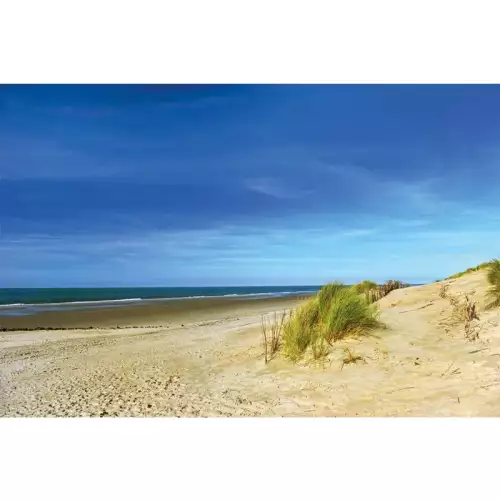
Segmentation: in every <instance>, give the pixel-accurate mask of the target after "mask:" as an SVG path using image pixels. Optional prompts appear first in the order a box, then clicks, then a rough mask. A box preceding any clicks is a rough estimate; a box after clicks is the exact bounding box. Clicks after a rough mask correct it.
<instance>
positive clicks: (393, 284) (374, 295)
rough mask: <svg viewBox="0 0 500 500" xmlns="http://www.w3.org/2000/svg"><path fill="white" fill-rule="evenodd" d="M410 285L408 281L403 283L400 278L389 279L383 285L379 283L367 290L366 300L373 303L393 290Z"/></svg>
mask: <svg viewBox="0 0 500 500" xmlns="http://www.w3.org/2000/svg"><path fill="white" fill-rule="evenodd" d="M408 286H409V285H408V284H407V283H403V282H402V281H399V280H389V281H386V282H385V283H384V284H383V285H379V286H377V287H376V288H371V289H369V290H367V291H366V292H365V295H366V300H367V301H368V302H369V303H370V304H373V303H374V302H377V301H378V300H380V299H382V298H384V297H385V296H386V295H389V293H391V292H392V291H393V290H398V289H399V288H406V287H408Z"/></svg>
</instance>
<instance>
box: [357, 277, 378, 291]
mask: <svg viewBox="0 0 500 500" xmlns="http://www.w3.org/2000/svg"><path fill="white" fill-rule="evenodd" d="M377 287H378V285H377V283H375V281H370V280H363V281H362V282H361V283H357V284H356V285H354V288H355V289H356V292H358V293H366V292H367V291H368V290H374V289H375V288H377Z"/></svg>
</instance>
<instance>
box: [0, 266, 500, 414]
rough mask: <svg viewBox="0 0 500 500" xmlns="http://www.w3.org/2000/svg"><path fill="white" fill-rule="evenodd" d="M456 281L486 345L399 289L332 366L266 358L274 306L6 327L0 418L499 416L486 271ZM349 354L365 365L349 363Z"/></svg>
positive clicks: (337, 349) (430, 289)
mask: <svg viewBox="0 0 500 500" xmlns="http://www.w3.org/2000/svg"><path fill="white" fill-rule="evenodd" d="M449 283H450V289H449V292H450V293H451V294H457V293H466V292H467V293H473V295H472V297H473V299H474V300H475V301H477V303H478V306H479V318H480V319H479V321H477V327H478V331H479V339H478V340H476V341H474V342H471V341H469V340H467V339H466V338H465V336H464V331H463V326H462V325H451V324H449V323H450V322H449V317H450V315H451V311H452V308H451V305H450V302H449V300H448V299H443V298H441V297H439V288H440V286H441V284H440V283H436V284H430V285H424V286H419V287H413V288H408V289H402V290H396V291H394V292H392V293H390V294H389V295H388V296H387V297H385V298H384V299H382V300H381V301H380V307H381V311H382V314H381V319H382V320H383V321H384V322H385V323H386V324H387V326H388V328H387V329H385V330H378V331H376V332H374V335H373V336H371V337H365V338H362V339H348V340H345V341H342V342H339V343H338V344H335V345H334V347H333V349H332V352H331V354H330V356H329V359H328V360H327V361H326V362H325V363H324V364H323V365H312V364H307V363H301V364H299V365H294V364H292V363H291V362H289V361H287V360H284V359H281V358H279V357H278V358H276V359H274V360H272V361H271V362H270V363H269V364H268V365H266V364H265V363H264V360H263V351H262V346H261V334H260V318H261V314H263V313H271V312H272V311H274V310H276V309H277V304H276V303H275V302H266V301H253V302H252V304H250V303H249V302H244V303H239V304H236V303H232V304H231V307H229V308H226V309H223V308H222V309H220V310H218V312H217V315H218V317H217V318H207V317H206V312H205V316H204V317H201V316H200V314H202V313H201V312H200V313H193V312H191V313H190V315H189V318H188V319H189V321H188V320H186V321H185V323H184V327H182V326H180V324H177V323H175V324H173V323H171V324H169V327H168V328H167V327H164V326H156V327H148V328H123V329H119V330H117V329H110V328H101V329H94V330H84V329H82V330H71V331H37V332H6V333H3V334H0V415H1V416H339V417H340V416H499V415H500V326H499V323H500V311H499V310H496V311H495V310H494V311H487V312H485V311H484V305H485V291H486V289H487V282H486V279H485V274H484V272H483V271H479V272H476V273H473V274H469V275H466V276H464V277H462V278H459V279H456V280H451V281H450V282H449ZM296 304H297V301H296V300H288V301H281V302H280V303H279V309H280V310H281V309H283V308H285V307H287V308H288V307H293V306H294V305H296ZM197 314H198V317H197ZM177 320H179V317H176V321H177ZM346 347H349V348H350V349H351V350H352V352H353V353H355V354H356V355H359V356H362V357H363V360H362V361H359V362H358V363H355V364H350V365H345V366H342V359H343V357H344V350H345V348H346Z"/></svg>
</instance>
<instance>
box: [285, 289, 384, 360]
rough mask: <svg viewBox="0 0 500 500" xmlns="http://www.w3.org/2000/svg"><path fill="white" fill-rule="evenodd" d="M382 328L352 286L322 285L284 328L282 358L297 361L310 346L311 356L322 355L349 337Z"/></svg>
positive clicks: (375, 314) (372, 311) (376, 312)
mask: <svg viewBox="0 0 500 500" xmlns="http://www.w3.org/2000/svg"><path fill="white" fill-rule="evenodd" d="M379 326H381V323H380V322H379V320H378V311H377V309H376V307H375V306H373V305H371V304H369V303H368V301H367V300H366V298H365V296H364V295H361V294H359V293H358V292H357V290H356V288H355V287H346V286H345V285H343V284H342V283H338V282H335V283H330V284H328V285H325V286H324V287H323V288H321V290H320V291H319V293H318V294H317V295H316V296H315V297H313V298H311V299H309V300H308V301H307V302H306V303H305V304H304V305H302V306H301V307H299V308H298V309H297V310H295V311H294V313H293V314H292V315H291V317H290V318H289V319H288V321H287V322H286V323H285V325H284V327H283V348H284V354H285V356H287V357H289V358H290V359H292V360H294V361H295V360H298V359H299V358H300V357H302V355H303V354H304V352H305V351H306V349H307V348H308V347H309V346H312V350H313V356H314V357H315V358H316V356H318V357H320V356H325V352H326V354H327V346H329V345H331V344H332V343H333V342H336V341H338V340H340V339H342V338H344V337H346V336H349V335H361V334H364V333H367V332H368V331H370V330H372V329H374V328H377V327H379Z"/></svg>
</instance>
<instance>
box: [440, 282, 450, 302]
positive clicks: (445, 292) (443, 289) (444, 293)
mask: <svg viewBox="0 0 500 500" xmlns="http://www.w3.org/2000/svg"><path fill="white" fill-rule="evenodd" d="M449 287H450V285H449V283H443V284H442V285H441V286H440V288H439V296H440V297H441V298H442V299H446V297H447V296H448V288H449Z"/></svg>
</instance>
